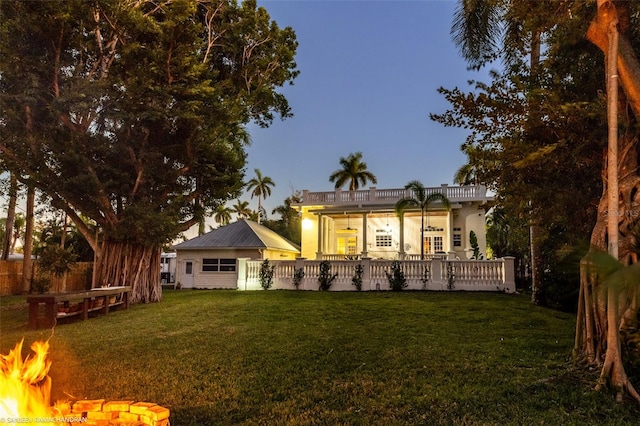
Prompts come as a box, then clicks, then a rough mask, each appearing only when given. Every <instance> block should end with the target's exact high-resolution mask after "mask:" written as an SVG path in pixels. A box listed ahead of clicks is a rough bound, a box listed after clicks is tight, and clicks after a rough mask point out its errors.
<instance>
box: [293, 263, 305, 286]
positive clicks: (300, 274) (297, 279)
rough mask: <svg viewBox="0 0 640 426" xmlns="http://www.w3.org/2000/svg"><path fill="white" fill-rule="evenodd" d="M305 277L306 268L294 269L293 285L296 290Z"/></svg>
mask: <svg viewBox="0 0 640 426" xmlns="http://www.w3.org/2000/svg"><path fill="white" fill-rule="evenodd" d="M303 278H304V268H295V270H294V271H293V285H294V286H295V287H296V290H297V289H298V287H300V283H301V282H302V279H303Z"/></svg>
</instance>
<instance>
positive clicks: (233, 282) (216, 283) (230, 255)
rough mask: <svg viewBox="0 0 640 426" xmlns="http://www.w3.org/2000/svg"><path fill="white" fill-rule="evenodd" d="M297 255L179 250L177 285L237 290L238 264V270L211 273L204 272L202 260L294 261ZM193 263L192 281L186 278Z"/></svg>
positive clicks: (240, 251) (258, 251)
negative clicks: (190, 264)
mask: <svg viewBox="0 0 640 426" xmlns="http://www.w3.org/2000/svg"><path fill="white" fill-rule="evenodd" d="M296 256H297V253H291V252H284V251H280V250H258V249H223V250H179V251H178V254H177V270H176V283H177V282H180V284H181V286H182V287H183V288H201V289H236V288H237V287H238V262H237V260H236V270H235V271H233V272H231V271H218V272H209V271H203V270H202V259H238V258H249V259H253V260H259V259H272V260H294V259H295V258H296ZM187 261H192V262H193V275H192V279H190V277H187V276H186V271H185V269H186V262H187Z"/></svg>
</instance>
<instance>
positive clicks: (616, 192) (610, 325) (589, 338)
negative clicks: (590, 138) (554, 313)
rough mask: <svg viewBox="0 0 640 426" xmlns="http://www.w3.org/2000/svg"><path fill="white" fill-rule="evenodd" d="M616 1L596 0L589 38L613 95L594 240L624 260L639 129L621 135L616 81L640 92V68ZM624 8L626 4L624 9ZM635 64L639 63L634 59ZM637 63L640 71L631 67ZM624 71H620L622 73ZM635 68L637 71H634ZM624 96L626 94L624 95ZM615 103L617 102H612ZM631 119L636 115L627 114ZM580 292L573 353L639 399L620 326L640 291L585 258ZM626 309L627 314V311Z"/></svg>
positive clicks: (638, 186)
mask: <svg viewBox="0 0 640 426" xmlns="http://www.w3.org/2000/svg"><path fill="white" fill-rule="evenodd" d="M616 6H619V5H616V3H614V2H611V1H607V0H598V14H597V16H596V18H595V19H594V20H593V22H592V24H591V26H590V28H589V31H588V33H587V38H588V39H589V40H591V41H592V42H593V43H594V44H596V45H597V46H598V47H600V48H601V49H602V50H603V52H604V53H605V57H606V58H607V64H608V65H607V97H608V100H609V106H608V107H609V108H608V109H609V129H610V132H609V150H608V153H607V161H606V162H605V163H604V172H603V175H602V176H603V180H604V185H603V194H602V197H601V199H600V204H599V206H598V217H597V221H596V225H595V227H594V230H593V233H592V235H591V245H592V246H593V247H595V248H599V249H601V250H605V251H609V253H610V254H612V255H613V256H614V257H616V258H618V259H620V260H621V262H622V263H623V264H625V265H629V264H631V263H633V262H635V261H637V254H636V253H634V251H633V248H632V245H633V244H634V242H635V241H634V232H633V230H634V229H635V228H636V226H637V224H638V218H637V214H636V213H635V212H636V206H637V205H638V203H639V202H640V195H639V194H640V176H639V175H638V152H637V147H636V142H637V140H638V131H637V130H632V128H633V124H634V123H633V122H627V123H624V124H625V125H626V126H625V127H626V129H627V131H626V133H624V134H623V135H622V136H621V137H618V135H617V129H618V125H617V121H618V118H625V117H623V116H618V114H617V109H618V102H617V96H618V89H617V87H618V84H617V79H618V76H619V75H620V76H621V78H620V83H621V84H622V87H623V89H624V93H626V94H631V96H635V95H633V94H634V93H636V94H637V93H640V73H638V72H637V70H638V67H637V60H636V58H635V55H634V54H633V51H632V50H631V49H621V50H620V51H619V52H618V37H619V41H620V43H621V44H624V42H626V40H624V36H623V35H622V34H618V22H619V19H618V10H617V9H616ZM625 10H626V9H625V8H624V5H623V8H622V11H623V12H624V11H625ZM634 64H635V65H634ZM634 67H635V70H636V71H629V70H633V69H634ZM623 74H624V75H625V77H622V75H623ZM634 74H635V75H634ZM621 98H622V96H621ZM624 100H626V101H627V102H628V103H629V104H630V105H631V107H632V110H633V111H634V112H635V115H636V117H638V116H639V115H640V109H637V108H638V106H640V104H638V105H636V106H634V102H635V101H636V100H637V99H636V100H634V99H633V98H632V99H628V98H627V99H624ZM613 104H615V105H613ZM626 118H627V120H628V121H633V119H634V117H626ZM581 269H582V270H581V283H580V298H579V306H578V317H577V323H576V340H575V348H574V355H575V356H576V357H578V358H580V359H584V360H585V361H587V363H589V364H591V365H599V366H602V371H601V374H600V379H599V381H598V386H597V389H599V388H602V387H603V386H605V385H610V386H611V387H613V388H614V389H615V390H616V392H617V396H616V398H617V399H618V400H621V399H622V396H623V393H624V391H627V392H628V393H629V395H631V396H632V397H633V398H635V399H636V400H637V401H639V402H640V395H639V394H638V393H637V392H636V390H635V389H634V387H633V385H632V384H631V383H630V381H629V379H628V377H627V374H626V372H625V369H624V364H623V360H622V348H621V340H620V330H621V328H624V327H625V326H626V325H627V322H626V321H623V319H624V318H633V319H636V318H637V315H638V311H637V297H638V295H637V292H635V291H633V290H631V291H629V290H618V289H617V288H615V286H609V288H607V289H605V288H604V287H603V285H602V283H600V282H599V281H598V277H597V275H596V274H595V273H593V272H592V269H591V268H589V265H588V264H587V261H583V262H582V264H581ZM623 314H624V315H623Z"/></svg>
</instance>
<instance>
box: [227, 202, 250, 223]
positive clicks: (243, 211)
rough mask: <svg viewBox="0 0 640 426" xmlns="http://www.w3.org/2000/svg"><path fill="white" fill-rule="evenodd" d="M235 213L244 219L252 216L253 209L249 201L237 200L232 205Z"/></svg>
mask: <svg viewBox="0 0 640 426" xmlns="http://www.w3.org/2000/svg"><path fill="white" fill-rule="evenodd" d="M231 209H232V211H233V213H235V214H237V215H238V219H244V218H247V217H249V216H251V209H250V208H249V202H248V201H240V200H236V204H235V205H234V206H232V208H231Z"/></svg>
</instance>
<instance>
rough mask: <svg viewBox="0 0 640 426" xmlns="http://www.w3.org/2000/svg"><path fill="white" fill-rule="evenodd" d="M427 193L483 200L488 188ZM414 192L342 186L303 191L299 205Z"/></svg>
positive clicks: (370, 199) (394, 198) (374, 199)
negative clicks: (325, 189) (346, 187)
mask: <svg viewBox="0 0 640 426" xmlns="http://www.w3.org/2000/svg"><path fill="white" fill-rule="evenodd" d="M425 192H426V195H427V196H429V195H431V194H433V193H440V194H443V195H446V197H447V198H448V199H449V201H451V202H460V201H482V200H486V199H487V188H486V187H484V186H482V185H468V186H448V185H441V186H437V187H430V188H425ZM413 196H414V194H413V192H412V191H411V190H409V189H404V188H394V189H378V188H375V187H371V188H369V189H360V190H357V191H343V190H341V189H340V188H337V189H335V190H334V191H323V192H311V191H308V190H306V189H305V190H304V191H302V202H300V203H297V204H299V205H312V204H353V203H356V202H357V203H358V204H369V203H372V204H373V203H380V202H396V201H398V200H401V199H403V198H407V197H413Z"/></svg>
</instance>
